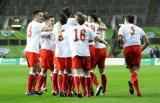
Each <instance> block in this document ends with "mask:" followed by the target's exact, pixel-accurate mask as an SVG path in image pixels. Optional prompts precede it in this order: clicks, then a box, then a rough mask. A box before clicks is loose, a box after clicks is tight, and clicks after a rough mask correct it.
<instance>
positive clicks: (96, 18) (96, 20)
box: [89, 14, 98, 22]
mask: <svg viewBox="0 0 160 103" xmlns="http://www.w3.org/2000/svg"><path fill="white" fill-rule="evenodd" d="M89 16H90V17H91V18H92V19H93V20H94V21H95V22H98V16H97V15H96V14H90V15H89Z"/></svg>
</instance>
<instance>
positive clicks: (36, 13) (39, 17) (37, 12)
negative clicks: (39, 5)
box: [33, 10, 43, 22]
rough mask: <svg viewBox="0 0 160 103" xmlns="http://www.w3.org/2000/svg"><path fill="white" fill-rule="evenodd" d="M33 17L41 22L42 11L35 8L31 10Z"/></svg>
mask: <svg viewBox="0 0 160 103" xmlns="http://www.w3.org/2000/svg"><path fill="white" fill-rule="evenodd" d="M33 15H34V19H35V20H36V21H38V22H41V21H42V20H43V13H42V11H41V10H36V11H34V12H33Z"/></svg>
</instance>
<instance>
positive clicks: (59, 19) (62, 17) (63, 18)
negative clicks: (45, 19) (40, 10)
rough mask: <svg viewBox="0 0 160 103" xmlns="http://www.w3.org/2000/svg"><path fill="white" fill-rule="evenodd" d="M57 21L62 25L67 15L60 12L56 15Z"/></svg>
mask: <svg viewBox="0 0 160 103" xmlns="http://www.w3.org/2000/svg"><path fill="white" fill-rule="evenodd" d="M58 21H59V22H60V23H61V24H62V25H64V24H66V23H67V16H66V15H65V14H64V13H61V14H60V15H59V16H58Z"/></svg>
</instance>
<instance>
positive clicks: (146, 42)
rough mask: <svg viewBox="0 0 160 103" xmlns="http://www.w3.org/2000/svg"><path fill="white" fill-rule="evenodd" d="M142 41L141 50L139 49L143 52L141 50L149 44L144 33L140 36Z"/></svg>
mask: <svg viewBox="0 0 160 103" xmlns="http://www.w3.org/2000/svg"><path fill="white" fill-rule="evenodd" d="M142 41H143V42H144V45H143V46H142V50H141V51H142V52H143V50H144V49H146V48H147V46H148V45H149V40H148V37H147V36H146V35H144V36H143V37H142Z"/></svg>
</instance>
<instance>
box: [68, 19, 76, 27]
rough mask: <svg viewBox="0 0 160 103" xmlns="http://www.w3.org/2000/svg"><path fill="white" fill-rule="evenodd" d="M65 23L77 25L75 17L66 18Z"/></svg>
mask: <svg viewBox="0 0 160 103" xmlns="http://www.w3.org/2000/svg"><path fill="white" fill-rule="evenodd" d="M66 24H67V25H70V26H75V25H78V23H77V21H76V19H75V18H68V20H67V23H66Z"/></svg>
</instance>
